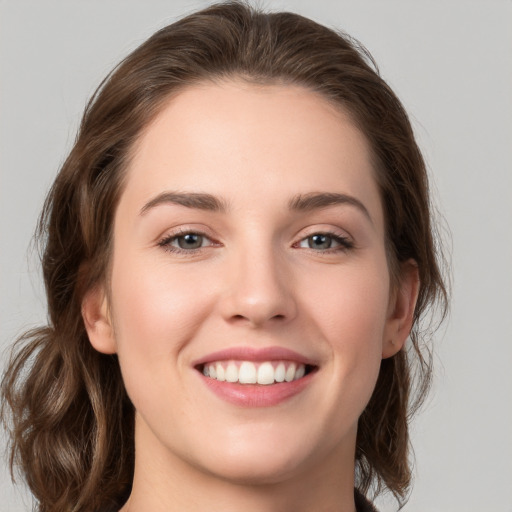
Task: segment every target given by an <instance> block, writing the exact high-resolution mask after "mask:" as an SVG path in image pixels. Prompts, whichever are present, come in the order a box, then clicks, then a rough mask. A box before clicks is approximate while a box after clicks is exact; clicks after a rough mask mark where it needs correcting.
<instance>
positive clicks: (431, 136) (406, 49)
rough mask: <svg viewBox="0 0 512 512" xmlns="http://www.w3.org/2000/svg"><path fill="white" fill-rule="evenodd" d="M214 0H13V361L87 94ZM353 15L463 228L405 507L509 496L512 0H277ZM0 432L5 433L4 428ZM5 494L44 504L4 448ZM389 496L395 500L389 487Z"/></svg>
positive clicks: (7, 299) (484, 504)
mask: <svg viewBox="0 0 512 512" xmlns="http://www.w3.org/2000/svg"><path fill="white" fill-rule="evenodd" d="M208 3H210V2H205V1H197V0H196V1H192V0H180V1H170V0H167V1H157V0H146V1H132V0H103V1H100V0H89V1H85V0H82V1H79V0H63V1H50V0H33V1H23V0H7V1H6V0H3V1H2V0H0V73H1V75H0V87H1V89H0V171H1V175H0V286H1V288H0V290H1V293H0V350H2V356H1V360H0V362H1V363H2V364H4V362H5V360H6V353H5V351H6V349H7V347H8V346H9V344H10V343H11V342H12V340H13V338H14V337H15V336H16V335H17V334H19V333H20V332H21V331H22V330H25V329H26V328H27V327H31V326H34V325H37V324H39V323H41V322H44V320H45V305H44V293H43V291H42V287H41V281H40V273H39V269H38V263H37V258H36V255H35V254H34V252H33V251H32V252H31V251H30V250H29V246H30V241H31V236H32V234H33V231H34V228H35V225H36V219H37V216H38V213H39V211H40V209H41V206H42V202H43V198H44V196H45V193H46V191H47V189H48V187H49V186H50V184H51V182H52V180H53V178H54V176H55V174H56V172H57V169H58V167H59V165H60V164H61V163H62V162H63V159H64V158H65V155H66V154H67V152H68V151H69V149H70V148H71V145H72V142H73V139H74V136H75V132H76V128H77V125H78V122H79V118H80V115H81V112H82V110H83V107H84V105H85V102H86V100H87V98H88V97H89V96H90V95H91V94H92V92H93V91H94V89H95V87H96V86H97V85H98V83H99V82H100V80H101V79H102V78H103V76H104V75H105V74H106V73H107V72H108V71H109V70H110V69H111V68H112V67H113V66H114V65H115V64H116V63H117V62H118V61H119V60H120V59H121V58H122V57H123V56H125V55H126V54H127V53H128V52H129V51H131V50H132V49H134V48H135V47H136V46H137V45H138V44H140V43H141V42H142V41H143V40H144V39H145V38H146V37H148V36H149V35H150V34H151V33H153V32H154V31H155V30H156V29H158V28H160V27H161V26H163V25H164V24H167V23H169V22H171V21H173V20H174V19H176V17H178V16H181V15H183V14H186V13H189V12H191V11H193V10H195V9H197V8H200V7H203V6H206V5H207V4H208ZM264 5H266V6H268V7H271V8H275V9H287V10H293V11H296V12H299V13H301V14H304V15H306V16H309V17H312V18H313V19H316V20H317V21H320V22H321V23H324V24H327V25H328V26H333V27H338V28H342V29H344V30H346V31H347V32H348V33H350V34H351V35H353V36H355V37H356V38H358V39H360V40H361V41H362V42H363V43H364V44H365V46H367V48H368V49H369V50H370V51H371V52H372V54H373V55H374V57H375V58H376V60H377V62H378V64H379V66H380V70H381V73H382V75H383V76H384V78H385V79H386V80H387V81H388V82H389V83H390V84H391V86H392V87H393V88H394V90H395V91H396V92H397V93H398V95H399V97H400V98H401V99H402V101H403V103H404V104H405V106H406V108H407V109H408V111H409V113H410V115H411V117H412V120H413V124H414V128H415V131H416V134H417V137H418V140H419V142H420V145H421V147H422V149H423V151H424V154H425V157H426V160H427V162H428V166H429V169H430V172H431V174H432V177H433V189H434V193H435V195H436V201H437V204H438V206H439V208H440V210H441V211H442V212H443V214H444V217H445V218H446V220H447V223H448V225H449V226H450V229H451V239H452V242H451V243H450V244H449V245H453V249H450V250H451V252H452V264H453V273H454V288H453V304H452V313H451V318H450V321H449V323H448V326H447V327H446V329H445V330H444V331H443V332H441V333H439V334H440V335H439V337H438V339H437V340H436V378H435V383H434V388H433V392H432V394H431V395H430V398H429V400H428V403H427V405H426V407H425V408H424V409H423V411H422V413H421V414H420V415H419V416H418V417H417V419H416V421H415V423H414V426H413V445H414V448H415V454H416V464H415V486H414V490H413V493H412V497H411V499H410V502H409V503H408V504H407V505H406V507H405V509H404V510H405V511H406V512H484V511H491V510H492V511H493V512H511V511H512V500H511V498H510V491H511V489H512V441H511V438H512V400H511V397H512V371H511V366H512V165H511V164H512V154H511V153H512V151H511V147H512V93H511V90H512V89H511V88H512V1H510V0H480V1H471V0H457V1H456V0H444V1H441V0H394V1H391V0H374V1H370V0H359V1H356V0H330V1H329V0H314V1H306V0H302V1H301V0H279V1H274V2H272V1H267V2H265V3H264ZM0 442H1V447H3V446H5V438H4V437H0ZM0 496H1V498H0V510H1V511H2V512H3V511H9V512H21V511H28V510H30V509H31V501H30V498H29V496H28V494H27V493H26V491H24V490H23V486H21V485H18V486H16V487H15V486H13V485H12V483H11V481H10V477H9V475H8V472H7V464H6V463H5V464H4V459H1V464H0ZM380 506H381V508H382V511H383V512H388V511H391V510H395V508H396V507H394V506H393V503H392V502H391V501H386V500H384V501H381V502H380Z"/></svg>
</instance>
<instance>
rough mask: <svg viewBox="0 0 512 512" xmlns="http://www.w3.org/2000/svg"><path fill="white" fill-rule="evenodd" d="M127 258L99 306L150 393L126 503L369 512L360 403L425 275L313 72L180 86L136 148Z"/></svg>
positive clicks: (118, 257) (110, 343)
mask: <svg viewBox="0 0 512 512" xmlns="http://www.w3.org/2000/svg"><path fill="white" fill-rule="evenodd" d="M197 194H201V195H200V196H198V195H197ZM326 194H331V195H329V196H327V195H326ZM333 194H336V196H334V195H333ZM313 196H315V197H314V198H313ZM111 269H112V270H111V276H110V283H109V286H110V289H109V293H108V294H107V293H106V290H105V289H103V288H102V287H97V288H95V289H94V290H91V291H90V292H89V293H88V294H87V295H86V297H85V300H84V303H83V316H84V320H85V324H86V328H87V331H88V334H89V338H90V341H91V343H92V345H93V346H94V347H95V348H96V349H97V350H99V351H100V352H103V353H116V354H118V357H119V362H120V366H121V370H122V374H123V379H124V382H125V385H126V389H127V391H128V394H129V396H130V398H131V400H132V402H133V404H134V406H135V409H136V440H135V446H136V459H135V477H134V483H133V490H132V494H131V496H130V498H129V500H128V502H127V503H126V504H125V506H124V507H123V509H122V511H123V512H139V511H144V510H151V511H153V512H159V511H166V512H169V511H183V510H187V511H189V512H195V511H204V510H222V511H223V512H236V511H237V512H238V511H240V510H244V511H245V512H252V511H261V510H265V511H270V512H286V511H289V510H293V511H294V512H295V511H298V512H300V511H311V510H315V511H345V512H350V511H354V510H355V506H354V499H353V487H354V453H355V442H356V431H357V420H358V418H359V416H360V414H361V413H362V411H363V410H364V407H365V405H366V404H367V402H368V400H369V399H370V396H371V394H372V391H373V388H374V386H375V382H376V379H377V376H378V372H379V365H380V361H381V359H382V358H383V357H390V356H392V355H394V354H395V353H396V352H397V351H398V350H400V349H401V348H402V346H403V344H404V342H405V340H406V338H407V336H408V333H409V330H410V328H411V322H412V313H413V310H414V304H415V300H416V295H417V286H418V282H417V273H416V270H415V267H414V265H413V264H412V263H409V264H407V265H404V267H403V269H402V271H403V279H402V280H401V283H400V287H399V288H396V287H393V286H391V282H390V277H389V271H388V264H387V259H386V252H385V244H384V219H383V211H382V205H381V200H380V197H379V191H378V188H377V185H376V182H375V178H374V169H373V167H372V163H371V158H370V151H369V147H368V144H367V141H366V139H365V137H364V136H363V135H362V133H361V132H360V131H359V130H358V129H357V128H356V127H355V126H354V124H353V123H352V122H351V120H350V119H349V117H348V116H347V115H346V114H344V113H343V112H341V111H339V109H336V108H334V107H333V106H332V105H331V104H329V103H328V102H327V101H326V100H324V99H323V98H322V97H320V96H319V95H317V94H315V93H313V92H311V91H308V90H306V89H304V88H300V87H297V86H283V85H280V86H278V85H272V86H270V85H269V86H256V85H251V84H247V83H244V82H242V81H229V82H223V83H221V84H203V85H195V86H193V87H189V88H187V89H185V90H184V91H182V92H180V93H179V94H178V95H176V96H175V97H174V98H172V99H171V100H170V101H169V102H168V104H167V105H166V106H165V107H164V108H163V109H162V111H161V112H160V113H159V115H158V116H157V117H156V119H155V120H154V121H153V122H152V123H151V124H150V125H149V126H148V127H147V128H146V130H145V131H144V132H143V133H142V135H141V137H140V139H139V140H138V142H137V144H136V147H135V148H134V151H133V158H132V160H131V162H130V165H129V168H128V170H127V175H126V184H125V188H124V190H123V193H122V195H121V199H120V203H119V205H118V208H117V212H116V216H115V224H114V241H113V255H112V264H111ZM107 296H108V297H109V299H108V301H107ZM226 350H228V351H229V352H228V353H227V352H225V351H226ZM219 351H221V352H222V351H223V353H222V354H219ZM280 364H282V365H283V367H284V369H285V370H287V371H288V372H289V373H290V372H291V373H290V379H291V380H290V382H288V381H287V380H286V379H285V380H284V382H275V381H276V380H282V378H280V377H278V373H279V371H278V370H277V368H278V366H279V365H280ZM210 365H213V370H210ZM230 365H231V369H230V370H228V367H229V366H230ZM242 365H244V368H245V369H247V368H248V370H247V372H248V373H247V375H249V381H250V379H251V378H253V377H254V371H256V374H257V373H258V369H259V368H260V367H262V366H265V368H266V369H268V368H271V369H273V370H274V374H272V371H271V377H270V380H271V381H272V382H274V383H273V384H271V383H268V382H266V383H258V382H256V383H245V382H244V383H240V382H227V381H226V380H219V379H222V378H223V377H220V376H218V377H219V378H217V376H216V373H215V372H224V373H226V374H227V373H228V371H232V370H233V368H235V369H236V370H238V371H240V374H239V375H238V379H240V380H243V379H244V378H245V377H247V375H246V373H245V371H244V372H242V371H241V370H240V367H241V366H242ZM292 365H295V366H293V368H295V370H296V372H295V373H294V372H293V368H292V370H289V368H290V367H292ZM205 366H206V368H205ZM219 366H220V367H222V368H221V369H219ZM301 366H303V368H304V371H305V374H304V375H302V373H301V371H302V370H301ZM236 370H235V372H236ZM261 371H262V372H263V370H261ZM212 372H213V373H212ZM251 372H252V373H251ZM242 373H243V374H244V377H242ZM267 373H268V372H267ZM251 375H252V377H251ZM272 375H274V377H272Z"/></svg>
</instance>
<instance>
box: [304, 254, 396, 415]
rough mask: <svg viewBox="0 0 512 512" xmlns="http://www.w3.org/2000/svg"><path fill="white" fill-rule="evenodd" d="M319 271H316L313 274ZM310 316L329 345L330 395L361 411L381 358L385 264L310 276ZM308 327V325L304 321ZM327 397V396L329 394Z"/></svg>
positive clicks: (386, 291)
mask: <svg viewBox="0 0 512 512" xmlns="http://www.w3.org/2000/svg"><path fill="white" fill-rule="evenodd" d="M317 277H318V276H317ZM308 281H309V282H305V283H304V285H305V289H306V288H307V289H313V290H316V292H315V293H314V294H308V295H307V301H308V306H307V307H304V309H305V310H306V311H309V313H310V317H309V322H308V323H310V324H311V325H313V328H314V329H316V331H317V332H318V333H320V335H321V337H322V339H323V341H324V345H325V346H326V347H327V350H328V351H329V353H330V354H329V357H328V358H327V359H328V361H330V362H329V365H330V369H331V372H330V375H331V378H332V379H333V383H332V384H333V389H338V390H340V391H339V394H338V396H336V397H334V396H333V397H332V400H335V399H336V400H337V401H338V402H339V403H343V404H344V407H343V408H345V407H346V406H349V404H351V405H350V406H349V409H351V410H352V409H354V410H357V412H358V414H360V413H361V412H362V410H363V409H364V407H365V406H366V403H367V402H368V400H369V399H370V396H371V393H372V392H373V389H374V386H375V383H376V380H377V377H378V373H379V369H380V363H381V359H382V342H383V339H384V336H385V330H386V320H387V310H388V304H389V274H388V271H387V266H386V265H385V264H383V263H382V262H381V263H379V264H375V263H374V264H373V265H365V266H364V267H361V268H359V269H357V268H355V267H351V268H350V269H348V268H347V269H345V270H344V269H340V270H338V272H337V274H336V275H334V273H333V274H332V275H331V276H329V279H323V280H322V282H319V281H318V280H317V281H316V286H314V285H315V282H314V281H313V280H308ZM306 328H307V326H306ZM327 400H330V398H327Z"/></svg>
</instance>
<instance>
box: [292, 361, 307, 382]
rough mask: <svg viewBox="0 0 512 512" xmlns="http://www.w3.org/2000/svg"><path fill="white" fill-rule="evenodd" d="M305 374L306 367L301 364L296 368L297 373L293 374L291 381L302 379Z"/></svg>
mask: <svg viewBox="0 0 512 512" xmlns="http://www.w3.org/2000/svg"><path fill="white" fill-rule="evenodd" d="M305 373H306V367H305V366H304V365H303V364H301V365H299V367H298V368H297V371H296V372H295V377H293V380H297V379H302V377H304V374H305Z"/></svg>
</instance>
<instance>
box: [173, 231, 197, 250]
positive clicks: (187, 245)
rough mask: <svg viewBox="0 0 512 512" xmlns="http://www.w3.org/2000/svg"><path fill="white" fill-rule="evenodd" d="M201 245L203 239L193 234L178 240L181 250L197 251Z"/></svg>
mask: <svg viewBox="0 0 512 512" xmlns="http://www.w3.org/2000/svg"><path fill="white" fill-rule="evenodd" d="M202 244H203V237H202V236H201V235H196V234H194V233H188V234H187V235H183V236H182V237H180V238H179V239H178V245H179V246H180V248H181V249H198V248H199V247H201V245H202Z"/></svg>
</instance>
